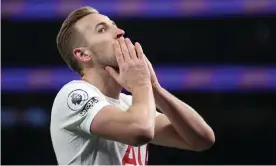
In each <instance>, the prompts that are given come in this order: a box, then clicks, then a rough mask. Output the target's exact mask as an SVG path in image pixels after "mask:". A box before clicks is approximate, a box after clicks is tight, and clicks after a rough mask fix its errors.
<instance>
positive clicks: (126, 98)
mask: <svg viewBox="0 0 276 166" xmlns="http://www.w3.org/2000/svg"><path fill="white" fill-rule="evenodd" d="M121 99H122V100H123V101H124V102H125V103H126V104H127V105H128V106H131V105H132V96H131V95H127V94H124V93H121ZM155 111H156V117H157V116H159V115H161V114H162V113H160V112H158V111H157V110H155Z"/></svg>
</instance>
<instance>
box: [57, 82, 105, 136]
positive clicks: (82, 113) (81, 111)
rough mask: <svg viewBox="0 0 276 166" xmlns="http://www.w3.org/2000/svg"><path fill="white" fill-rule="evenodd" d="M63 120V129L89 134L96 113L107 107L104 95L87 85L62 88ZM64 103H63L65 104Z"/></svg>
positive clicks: (77, 84) (76, 84)
mask: <svg viewBox="0 0 276 166" xmlns="http://www.w3.org/2000/svg"><path fill="white" fill-rule="evenodd" d="M63 93H64V95H62V97H63V98H66V100H64V101H65V102H66V105H65V109H64V110H65V111H66V112H65V118H64V123H63V127H64V128H65V129H67V130H71V131H83V132H85V133H88V134H91V131H90V126H91V123H92V121H93V119H94V118H95V116H96V115H97V113H98V112H99V111H100V110H101V109H102V108H103V107H104V106H106V105H109V103H108V102H107V100H106V98H105V97H104V95H103V94H102V93H101V92H100V91H99V90H98V89H97V88H96V87H94V86H92V85H89V84H87V83H72V84H70V85H67V87H64V89H63ZM65 102H63V103H64V104H65Z"/></svg>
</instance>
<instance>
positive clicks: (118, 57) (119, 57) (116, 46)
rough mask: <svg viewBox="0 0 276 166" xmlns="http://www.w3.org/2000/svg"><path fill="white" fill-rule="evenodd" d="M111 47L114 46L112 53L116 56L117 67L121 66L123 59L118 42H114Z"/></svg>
mask: <svg viewBox="0 0 276 166" xmlns="http://www.w3.org/2000/svg"><path fill="white" fill-rule="evenodd" d="M113 46H114V53H115V56H116V60H117V62H118V65H119V66H121V64H122V63H123V62H124V57H123V54H122V51H121V48H120V44H119V42H118V41H115V42H114V44H113Z"/></svg>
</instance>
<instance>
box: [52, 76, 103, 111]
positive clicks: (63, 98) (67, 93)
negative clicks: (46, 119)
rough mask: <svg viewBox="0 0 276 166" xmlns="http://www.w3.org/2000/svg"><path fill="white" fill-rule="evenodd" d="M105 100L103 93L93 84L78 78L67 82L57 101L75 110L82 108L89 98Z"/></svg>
mask: <svg viewBox="0 0 276 166" xmlns="http://www.w3.org/2000/svg"><path fill="white" fill-rule="evenodd" d="M100 99H101V100H103V99H105V98H104V97H103V94H102V93H101V92H100V91H99V89H98V88H96V87H95V86H93V85H90V84H88V83H86V82H84V81H81V80H77V81H71V82H69V83H67V84H65V85H64V86H63V87H62V88H61V89H60V91H59V92H58V94H57V96H56V98H55V102H54V105H55V103H56V104H65V103H66V105H67V106H68V107H69V108H70V109H71V110H73V111H76V110H79V109H80V108H82V107H83V106H84V105H85V103H86V102H87V101H88V100H93V101H95V102H96V101H97V100H100Z"/></svg>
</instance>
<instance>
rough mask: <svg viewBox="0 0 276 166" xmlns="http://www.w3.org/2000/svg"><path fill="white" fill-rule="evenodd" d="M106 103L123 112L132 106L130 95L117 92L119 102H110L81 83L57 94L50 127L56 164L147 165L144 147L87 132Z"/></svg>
mask: <svg viewBox="0 0 276 166" xmlns="http://www.w3.org/2000/svg"><path fill="white" fill-rule="evenodd" d="M109 104H112V105H115V106H116V107H119V108H121V109H122V110H124V111H125V110H127V109H128V107H129V106H130V105H131V104H132V96H130V95H126V94H123V93H121V94H120V97H119V100H116V99H112V98H109V97H106V96H104V95H103V94H102V93H101V92H100V91H99V89H97V88H96V87H94V86H92V85H91V84H89V83H87V82H85V81H82V80H76V81H71V82H69V83H68V84H66V85H65V86H64V87H63V88H62V89H61V90H60V91H59V93H58V94H57V96H56V98H55V100H54V104H53V107H52V114H51V126H50V130H51V139H52V143H53V147H54V151H55V154H56V157H57V161H58V164H60V165H69V164H74V165H83V164H84V165H128V164H131V165H147V161H148V149H147V145H143V146H140V147H133V146H129V145H126V144H123V143H120V142H116V141H111V140H107V139H104V138H101V137H98V136H96V135H93V134H92V133H91V132H90V124H91V122H92V121H93V119H94V117H95V116H96V114H97V113H98V112H99V111H100V110H101V109H102V108H103V107H104V106H106V105H109ZM158 114H159V113H158V112H157V115H158Z"/></svg>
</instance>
